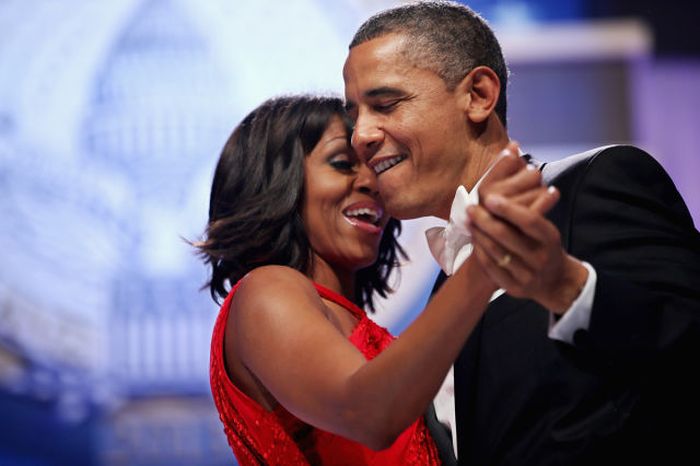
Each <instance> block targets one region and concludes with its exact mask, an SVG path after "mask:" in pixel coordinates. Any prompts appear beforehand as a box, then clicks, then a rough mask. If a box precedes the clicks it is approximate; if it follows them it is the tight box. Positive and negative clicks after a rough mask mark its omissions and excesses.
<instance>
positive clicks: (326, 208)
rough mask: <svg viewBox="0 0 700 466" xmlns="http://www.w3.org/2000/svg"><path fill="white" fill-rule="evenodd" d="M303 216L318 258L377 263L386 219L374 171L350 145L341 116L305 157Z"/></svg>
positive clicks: (341, 263)
mask: <svg viewBox="0 0 700 466" xmlns="http://www.w3.org/2000/svg"><path fill="white" fill-rule="evenodd" d="M304 169H305V170H304V182H305V193H304V206H303V211H302V212H303V213H302V216H303V220H304V225H305V227H306V231H307V233H308V235H309V241H310V243H311V249H312V250H313V251H314V254H315V256H317V259H320V260H322V261H323V262H325V263H327V264H328V265H329V266H330V267H331V268H333V269H334V270H336V271H337V270H345V271H350V272H354V271H357V270H359V269H361V268H364V267H367V266H369V265H371V264H373V263H374V262H375V260H376V258H377V253H378V251H379V242H380V240H381V237H382V232H383V230H384V227H385V226H386V223H387V220H388V218H387V216H386V215H385V214H384V205H383V204H382V201H381V200H380V199H379V194H378V191H377V180H376V175H375V174H374V172H373V171H372V170H371V169H369V168H368V167H367V166H366V165H364V164H362V163H361V162H360V161H359V159H358V158H357V155H355V153H354V152H353V150H352V148H351V147H350V146H349V145H348V133H347V130H346V128H345V125H344V124H343V121H342V120H341V118H340V117H339V116H335V117H333V118H332V119H331V121H330V123H329V125H328V127H327V128H326V130H325V132H324V133H323V135H322V136H321V139H320V140H319V142H318V144H316V147H314V149H313V150H312V151H311V153H310V154H309V155H307V156H306V158H305V161H304Z"/></svg>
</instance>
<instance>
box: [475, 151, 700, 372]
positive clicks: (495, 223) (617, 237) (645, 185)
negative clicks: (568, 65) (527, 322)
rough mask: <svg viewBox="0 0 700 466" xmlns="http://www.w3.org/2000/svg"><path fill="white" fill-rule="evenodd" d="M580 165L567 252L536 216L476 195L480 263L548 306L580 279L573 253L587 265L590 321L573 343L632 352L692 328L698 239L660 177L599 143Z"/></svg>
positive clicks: (653, 348)
mask: <svg viewBox="0 0 700 466" xmlns="http://www.w3.org/2000/svg"><path fill="white" fill-rule="evenodd" d="M580 169H581V170H584V172H583V174H582V176H581V177H580V178H579V179H580V182H579V183H577V188H576V189H575V190H571V192H567V202H568V203H569V204H570V205H569V206H568V209H569V216H568V220H567V223H566V224H565V225H562V228H566V229H568V231H567V235H568V244H569V252H566V251H564V249H563V248H562V247H561V245H560V242H559V241H560V237H559V232H558V231H556V228H555V227H554V225H552V224H551V222H549V221H548V220H546V219H544V218H543V217H542V216H541V215H538V214H537V213H536V212H532V211H526V210H524V209H522V208H520V207H518V206H517V205H514V203H512V202H511V201H510V200H508V199H504V198H498V197H495V200H494V198H492V199H491V200H489V199H486V198H485V199H484V203H485V205H486V206H487V207H488V208H489V209H490V210H486V209H484V208H483V207H482V206H480V207H477V208H474V209H472V212H471V216H472V220H473V226H474V230H475V236H474V243H475V245H476V249H475V251H476V254H477V257H479V258H480V261H481V262H482V265H484V267H485V268H486V269H487V270H489V271H490V272H489V273H490V275H491V277H492V278H494V279H495V280H496V281H497V282H499V285H500V286H502V287H504V288H505V289H506V290H508V292H509V293H512V294H516V295H517V296H521V297H526V298H530V299H534V300H536V301H538V302H540V304H542V305H543V306H545V307H547V308H548V309H550V310H551V311H553V312H557V311H560V309H561V308H560V306H559V305H556V304H555V303H557V300H560V301H568V299H569V298H568V297H569V296H571V293H572V290H573V293H574V294H576V290H577V287H580V286H581V284H582V283H585V278H582V277H583V275H584V273H582V271H581V267H582V264H581V262H580V260H579V259H581V260H585V261H587V262H589V263H590V264H592V265H593V267H594V268H595V270H596V271H597V272H598V273H597V275H598V277H597V283H596V289H595V297H594V301H593V308H592V312H591V320H590V326H589V329H588V331H585V332H579V333H578V334H577V335H576V341H575V343H576V346H577V347H579V348H581V349H587V350H590V351H593V352H599V353H603V354H608V355H609V356H620V357H623V356H624V357H625V359H628V358H633V359H634V358H637V359H638V358H640V357H643V356H644V355H649V354H655V353H657V352H658V351H662V350H664V349H665V348H668V347H670V346H673V345H676V344H678V341H679V340H680V339H683V340H685V339H686V338H688V335H690V334H693V335H696V334H697V333H698V332H700V330H699V329H698V326H699V321H698V319H699V318H700V304H699V303H700V278H699V277H700V240H699V239H698V233H697V231H696V230H695V228H694V227H693V225H692V220H691V218H690V216H689V214H688V211H687V208H686V207H685V204H684V203H683V201H682V199H681V198H680V195H679V194H678V192H677V191H676V189H675V187H674V186H673V183H672V182H671V180H670V179H669V178H668V175H667V174H666V173H665V172H664V171H663V169H662V168H661V167H660V166H659V165H658V163H656V161H654V160H653V159H652V158H651V157H650V156H648V155H647V154H645V153H644V152H642V151H640V150H639V149H636V148H633V147H613V148H609V149H605V150H604V151H601V153H599V154H598V155H597V156H596V157H595V158H593V159H591V160H590V161H589V162H588V163H586V165H585V166H582V167H581V168H580ZM565 189H569V187H564V186H562V190H565ZM487 197H488V196H487ZM499 219H501V220H499ZM502 219H507V220H508V221H507V222H505V221H502ZM506 254H509V255H510V257H511V258H510V260H509V261H508V262H509V263H508V264H504V259H503V258H504V257H505V256H506ZM499 262H500V264H501V265H499ZM513 269H514V270H518V271H519V272H520V273H517V274H511V273H510V270H513ZM584 269H585V268H584ZM505 272H508V275H507V276H506V275H505ZM515 275H517V276H515ZM579 290H580V288H579ZM565 298H566V299H565Z"/></svg>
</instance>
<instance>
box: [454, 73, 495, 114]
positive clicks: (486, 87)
mask: <svg viewBox="0 0 700 466" xmlns="http://www.w3.org/2000/svg"><path fill="white" fill-rule="evenodd" d="M457 91H458V92H459V94H460V95H461V96H462V97H463V100H462V102H463V104H464V105H463V109H464V113H465V115H466V117H467V118H468V119H469V120H470V121H471V122H472V123H483V122H484V121H486V119H487V118H488V117H489V116H490V115H491V114H492V113H493V112H494V109H495V108H496V103H498V96H499V95H500V92H501V82H500V80H499V79H498V76H497V75H496V72H495V71H493V70H492V69H491V68H489V67H488V66H477V67H476V68H474V69H473V70H471V71H470V72H469V73H467V75H466V76H465V77H464V78H463V79H462V80H461V81H460V82H459V84H458V85H457Z"/></svg>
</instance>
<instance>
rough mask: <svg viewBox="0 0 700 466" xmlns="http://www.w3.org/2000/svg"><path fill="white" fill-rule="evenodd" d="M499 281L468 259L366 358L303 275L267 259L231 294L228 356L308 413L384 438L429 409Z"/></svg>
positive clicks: (374, 440)
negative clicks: (333, 321) (400, 331)
mask: <svg viewBox="0 0 700 466" xmlns="http://www.w3.org/2000/svg"><path fill="white" fill-rule="evenodd" d="M495 289H496V288H495V286H494V285H492V284H491V283H490V281H489V280H488V279H487V278H486V276H485V275H484V274H483V273H482V272H481V270H480V269H479V266H478V265H477V264H476V263H475V262H474V261H473V260H467V261H466V262H465V263H464V264H463V266H462V267H461V268H460V269H459V271H457V273H455V275H454V276H452V277H450V279H448V280H447V281H446V282H445V284H444V285H443V286H442V288H441V289H440V291H439V292H438V293H437V294H436V295H435V296H434V297H433V299H432V300H431V301H430V303H429V304H428V306H427V307H426V309H425V310H424V312H423V313H422V314H421V315H420V316H419V317H418V318H417V319H416V320H415V322H413V324H412V325H411V326H409V327H408V328H407V329H406V331H405V332H404V333H403V334H402V335H401V337H400V338H398V339H397V340H396V341H394V342H393V343H392V344H391V345H389V347H388V348H387V349H386V350H384V351H383V352H382V353H381V354H379V355H378V356H377V357H376V358H374V359H372V360H371V361H367V360H366V359H365V357H364V356H363V355H362V353H360V351H359V350H358V349H357V348H355V347H354V346H353V345H352V344H351V343H350V342H349V341H348V339H347V338H346V337H345V336H344V335H342V334H341V333H340V332H339V331H338V330H337V329H336V328H335V327H334V326H333V325H332V324H331V323H330V322H329V321H328V320H327V318H326V317H325V313H324V306H325V305H324V303H323V301H322V300H321V298H320V297H319V296H318V294H317V292H316V290H315V288H314V287H313V285H312V284H311V283H310V282H309V280H308V278H307V277H305V276H304V275H302V274H301V273H299V272H296V271H294V270H292V269H289V268H285V267H276V266H269V267H263V268H260V269H256V270H255V271H253V272H251V273H250V274H249V275H248V276H247V277H246V278H245V279H244V280H243V282H242V283H241V285H240V287H239V289H238V291H237V292H236V295H235V297H234V299H233V301H232V309H231V313H230V315H229V322H228V325H227V335H226V337H227V341H226V348H225V351H226V357H227V360H228V362H229V367H234V368H235V367H236V365H235V364H231V363H232V362H233V361H234V360H235V359H238V360H240V362H241V363H242V364H243V366H245V368H247V370H249V371H250V372H252V374H253V375H254V376H255V377H256V378H257V379H259V380H260V381H261V382H262V384H263V385H264V386H265V388H266V389H267V390H268V391H269V392H270V393H271V394H272V396H273V397H274V398H275V399H276V400H277V401H278V402H279V403H281V404H282V405H283V406H284V407H285V408H286V409H287V410H288V411H289V412H291V413H292V414H294V415H295V416H297V417H298V418H300V419H301V420H303V421H304V422H307V423H309V424H312V425H314V426H316V427H319V428H321V429H324V430H327V431H330V432H334V433H337V434H340V435H343V436H345V437H348V438H350V439H353V440H357V441H359V442H361V443H363V444H365V445H367V446H369V447H371V448H375V449H381V448H385V447H387V446H389V445H390V444H391V443H392V442H393V441H394V439H395V438H396V437H397V436H398V435H399V434H400V433H401V432H403V430H404V429H406V427H408V425H410V424H411V423H412V422H413V421H415V420H416V419H417V418H418V417H419V416H421V415H422V414H423V412H424V411H425V409H426V407H427V406H428V403H429V402H430V401H431V400H432V398H433V397H434V396H435V394H436V393H437V391H438V389H439V387H440V385H441V383H442V381H443V380H444V378H445V375H446V374H447V371H448V370H449V368H450V366H451V365H452V363H453V362H454V360H455V358H456V357H457V354H458V353H459V351H460V349H461V348H462V346H463V344H464V342H465V341H466V339H467V337H468V336H469V334H470V333H471V331H472V329H473V328H474V326H475V325H476V323H477V322H478V320H479V318H480V317H481V315H482V313H483V311H484V309H485V308H486V306H487V304H488V302H489V298H490V297H491V294H492V293H493V291H495ZM239 367H240V366H239ZM234 370H235V369H234ZM239 370H240V369H239ZM240 375H241V376H242V375H243V374H240ZM234 376H236V374H234Z"/></svg>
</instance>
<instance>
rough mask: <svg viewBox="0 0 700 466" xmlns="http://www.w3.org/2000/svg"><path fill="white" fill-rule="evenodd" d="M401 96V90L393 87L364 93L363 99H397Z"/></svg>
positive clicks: (379, 88)
mask: <svg viewBox="0 0 700 466" xmlns="http://www.w3.org/2000/svg"><path fill="white" fill-rule="evenodd" d="M403 94H404V92H403V91H402V90H400V89H397V88H395V87H389V86H382V87H376V88H374V89H370V90H369V91H367V92H365V97H397V96H400V95H403Z"/></svg>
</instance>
